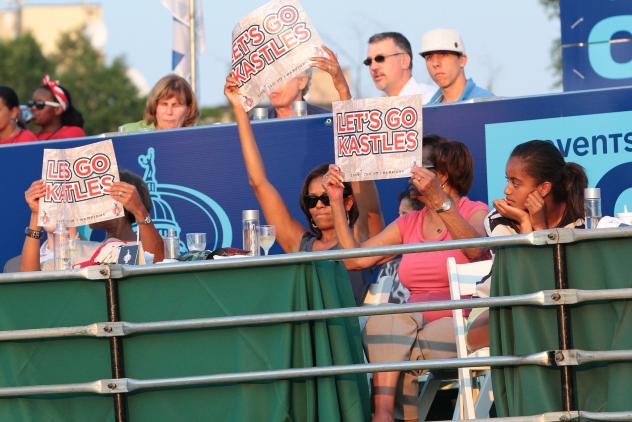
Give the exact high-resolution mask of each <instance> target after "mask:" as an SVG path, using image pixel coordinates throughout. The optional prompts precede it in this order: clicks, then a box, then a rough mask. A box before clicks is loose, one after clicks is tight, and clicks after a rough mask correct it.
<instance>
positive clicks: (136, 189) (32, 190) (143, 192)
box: [20, 171, 164, 271]
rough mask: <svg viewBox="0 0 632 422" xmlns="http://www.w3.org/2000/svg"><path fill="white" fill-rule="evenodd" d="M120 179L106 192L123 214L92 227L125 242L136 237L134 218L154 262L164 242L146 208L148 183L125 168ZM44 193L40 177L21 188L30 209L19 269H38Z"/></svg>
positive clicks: (148, 197) (147, 204)
mask: <svg viewBox="0 0 632 422" xmlns="http://www.w3.org/2000/svg"><path fill="white" fill-rule="evenodd" d="M120 179H121V181H120V182H115V183H113V184H112V186H111V187H110V192H109V194H110V195H112V197H114V198H116V200H117V201H118V202H120V203H121V205H123V208H124V209H125V215H124V216H123V217H119V218H115V219H112V220H107V221H102V222H100V223H95V224H91V225H90V227H91V228H93V229H104V230H106V231H107V234H106V240H111V239H118V240H122V241H125V242H134V241H136V233H134V232H133V231H132V223H133V222H136V223H137V225H138V230H140V240H141V243H142V246H143V249H144V250H145V251H146V252H149V253H150V254H153V256H154V258H153V259H154V262H160V261H162V260H163V258H164V244H163V241H162V238H161V237H160V234H158V231H157V230H156V227H155V226H154V224H153V222H152V220H151V218H150V214H149V211H150V210H151V197H150V195H149V191H148V189H147V185H146V184H145V182H144V181H143V179H141V178H140V177H139V176H137V175H135V174H133V173H131V172H127V171H122V172H120ZM45 194H46V186H45V184H44V181H43V180H41V179H40V180H36V181H35V182H33V183H32V184H31V186H30V187H29V188H28V189H27V190H26V192H24V197H25V199H26V203H27V204H28V206H29V208H30V209H31V218H30V221H29V225H28V226H27V227H26V229H25V231H24V232H25V234H26V239H25V241H24V246H23V247H22V258H21V260H20V271H39V270H40V238H41V237H42V233H43V231H42V227H41V226H39V225H38V213H39V200H40V198H42V197H43V196H44V195H45Z"/></svg>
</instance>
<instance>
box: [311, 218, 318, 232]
mask: <svg viewBox="0 0 632 422" xmlns="http://www.w3.org/2000/svg"><path fill="white" fill-rule="evenodd" d="M309 224H311V225H312V228H313V229H314V230H317V229H318V226H317V225H316V224H315V223H314V220H309Z"/></svg>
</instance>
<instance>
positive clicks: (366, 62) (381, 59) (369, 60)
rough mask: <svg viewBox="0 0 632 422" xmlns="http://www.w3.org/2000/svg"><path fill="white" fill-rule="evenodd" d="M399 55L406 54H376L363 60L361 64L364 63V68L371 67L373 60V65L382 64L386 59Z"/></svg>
mask: <svg viewBox="0 0 632 422" xmlns="http://www.w3.org/2000/svg"><path fill="white" fill-rule="evenodd" d="M400 54H406V53H393V54H378V55H377V56H375V57H373V58H371V57H367V58H366V59H364V61H363V62H362V63H364V65H365V66H371V63H373V60H375V63H384V60H386V58H387V57H393V56H399V55H400Z"/></svg>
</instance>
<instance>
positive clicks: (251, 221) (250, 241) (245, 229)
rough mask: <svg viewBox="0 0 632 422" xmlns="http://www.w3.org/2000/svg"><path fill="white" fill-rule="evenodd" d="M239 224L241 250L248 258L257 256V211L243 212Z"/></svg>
mask: <svg viewBox="0 0 632 422" xmlns="http://www.w3.org/2000/svg"><path fill="white" fill-rule="evenodd" d="M241 223H242V237H243V249H244V250H247V251H248V255H250V256H259V210H243V211H242V213H241Z"/></svg>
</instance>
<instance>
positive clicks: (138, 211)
mask: <svg viewBox="0 0 632 422" xmlns="http://www.w3.org/2000/svg"><path fill="white" fill-rule="evenodd" d="M110 195H111V196H112V197H113V198H114V199H115V200H116V201H118V202H120V203H121V205H123V208H125V209H126V210H127V211H129V212H130V213H132V214H133V215H134V218H136V221H142V220H143V219H144V218H145V217H146V216H147V213H148V212H147V208H145V205H144V204H143V200H142V199H140V195H139V194H138V190H137V189H136V186H134V185H132V184H130V183H125V182H115V183H114V184H112V187H111V188H110Z"/></svg>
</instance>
